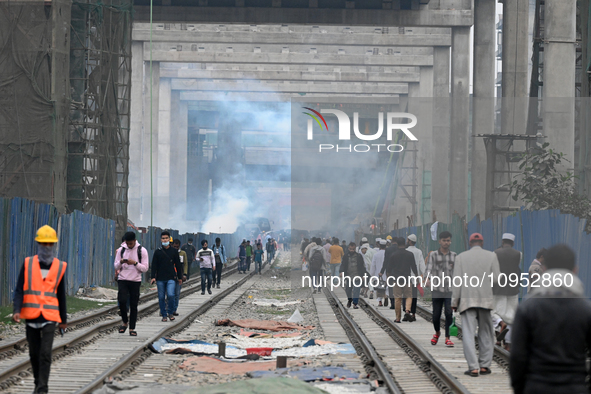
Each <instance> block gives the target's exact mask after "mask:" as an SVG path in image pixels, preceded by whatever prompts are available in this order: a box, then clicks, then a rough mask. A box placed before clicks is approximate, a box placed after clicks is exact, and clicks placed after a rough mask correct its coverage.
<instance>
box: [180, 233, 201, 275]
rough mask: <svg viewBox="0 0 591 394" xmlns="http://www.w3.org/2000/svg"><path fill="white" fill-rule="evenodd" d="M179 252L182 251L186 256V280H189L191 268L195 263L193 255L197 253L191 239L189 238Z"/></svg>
mask: <svg viewBox="0 0 591 394" xmlns="http://www.w3.org/2000/svg"><path fill="white" fill-rule="evenodd" d="M181 250H184V251H185V253H186V254H187V279H189V278H190V277H191V266H192V265H193V261H195V253H197V250H196V249H195V246H193V238H189V240H188V242H187V243H186V244H184V245H183V246H182V247H181Z"/></svg>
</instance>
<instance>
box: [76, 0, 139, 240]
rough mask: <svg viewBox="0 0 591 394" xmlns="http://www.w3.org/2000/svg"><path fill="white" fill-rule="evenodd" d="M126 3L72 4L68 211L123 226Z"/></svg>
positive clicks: (127, 105)
mask: <svg viewBox="0 0 591 394" xmlns="http://www.w3.org/2000/svg"><path fill="white" fill-rule="evenodd" d="M131 11H132V2H131V0H106V1H105V0H102V1H101V0H87V1H75V2H74V3H73V4H72V22H71V26H72V27H71V31H72V35H71V44H70V48H71V49H70V84H71V94H72V97H71V110H70V123H69V129H68V177H67V188H68V193H67V195H68V209H69V210H74V209H78V210H80V211H83V212H88V213H92V214H94V215H97V216H101V217H105V218H110V219H114V220H116V221H117V227H118V229H125V228H126V226H127V189H128V174H129V170H128V162H129V122H130V117H129V108H130V95H131V25H132V21H131Z"/></svg>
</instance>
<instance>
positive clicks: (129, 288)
mask: <svg viewBox="0 0 591 394" xmlns="http://www.w3.org/2000/svg"><path fill="white" fill-rule="evenodd" d="M148 264H149V263H148V251H147V250H146V248H142V246H141V245H140V244H139V242H137V240H136V239H135V233H134V232H132V231H128V232H126V233H125V235H124V236H123V242H122V243H121V247H120V248H119V249H117V251H116V252H115V270H116V271H119V274H118V275H117V287H118V288H119V292H118V294H117V299H118V301H119V310H120V311H121V320H122V324H121V326H120V327H119V333H120V334H123V333H124V332H125V330H127V326H128V324H129V335H131V336H134V337H135V336H137V332H136V331H135V323H136V321H137V305H138V302H139V300H140V287H141V285H142V273H144V272H146V271H148ZM128 300H129V310H130V312H129V321H128V319H127V302H128Z"/></svg>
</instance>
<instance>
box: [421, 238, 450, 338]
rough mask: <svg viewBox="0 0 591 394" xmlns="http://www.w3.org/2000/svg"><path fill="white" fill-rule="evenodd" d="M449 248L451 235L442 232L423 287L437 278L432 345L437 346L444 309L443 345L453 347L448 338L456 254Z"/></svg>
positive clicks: (434, 293) (430, 256)
mask: <svg viewBox="0 0 591 394" xmlns="http://www.w3.org/2000/svg"><path fill="white" fill-rule="evenodd" d="M450 246H451V233H450V232H449V231H443V232H441V233H440V234H439V249H437V250H434V251H432V252H430V253H429V257H428V261H427V268H426V270H425V279H426V281H425V286H430V285H431V280H432V278H433V277H438V278H439V279H438V280H435V282H434V284H437V285H438V286H434V287H433V290H432V293H431V299H432V302H433V328H434V329H435V335H433V338H432V339H431V344H432V345H437V342H438V341H439V337H440V336H441V331H440V328H441V308H442V307H445V345H446V346H448V347H452V346H454V343H453V342H452V341H451V339H450V338H449V326H450V325H451V322H452V310H451V293H452V287H451V280H452V277H453V272H454V264H455V261H456V253H455V252H452V251H451V250H449V247H450Z"/></svg>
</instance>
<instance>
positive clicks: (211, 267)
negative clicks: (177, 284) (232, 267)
mask: <svg viewBox="0 0 591 394" xmlns="http://www.w3.org/2000/svg"><path fill="white" fill-rule="evenodd" d="M201 246H202V248H201V249H199V250H198V251H197V260H198V261H199V270H200V271H201V295H203V294H205V286H206V284H207V293H208V294H211V283H212V282H213V274H212V272H213V271H215V257H214V254H213V250H211V249H209V248H208V247H207V241H206V240H205V239H204V240H203V241H201Z"/></svg>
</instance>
